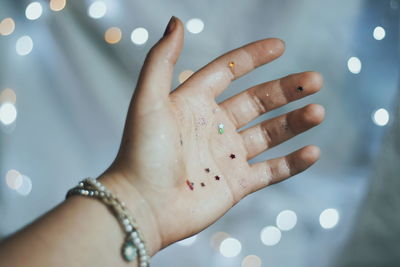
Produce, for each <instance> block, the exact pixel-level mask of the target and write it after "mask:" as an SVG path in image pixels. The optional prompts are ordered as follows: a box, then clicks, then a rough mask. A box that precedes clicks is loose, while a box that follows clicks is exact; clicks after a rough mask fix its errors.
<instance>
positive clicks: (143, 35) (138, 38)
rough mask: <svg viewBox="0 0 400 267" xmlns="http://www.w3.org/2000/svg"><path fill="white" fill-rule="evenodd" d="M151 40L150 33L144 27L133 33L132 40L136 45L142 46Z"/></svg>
mask: <svg viewBox="0 0 400 267" xmlns="http://www.w3.org/2000/svg"><path fill="white" fill-rule="evenodd" d="M148 39H149V32H148V31H147V30H146V29H145V28H142V27H139V28H136V29H134V30H133V31H132V34H131V40H132V42H133V43H134V44H137V45H142V44H145V43H146V42H147V40H148Z"/></svg>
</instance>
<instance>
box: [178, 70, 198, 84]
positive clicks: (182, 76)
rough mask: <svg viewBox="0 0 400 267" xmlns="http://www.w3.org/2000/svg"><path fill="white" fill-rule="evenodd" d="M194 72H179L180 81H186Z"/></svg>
mask: <svg viewBox="0 0 400 267" xmlns="http://www.w3.org/2000/svg"><path fill="white" fill-rule="evenodd" d="M193 73H194V72H193V71H192V70H184V71H182V72H181V73H180V74H179V77H178V80H179V82H180V83H183V82H185V81H186V80H187V79H188V78H189V77H190V76H192V74H193Z"/></svg>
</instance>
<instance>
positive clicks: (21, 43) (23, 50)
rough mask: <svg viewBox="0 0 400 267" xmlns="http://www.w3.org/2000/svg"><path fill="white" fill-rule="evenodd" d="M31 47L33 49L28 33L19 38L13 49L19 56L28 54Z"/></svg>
mask: <svg viewBox="0 0 400 267" xmlns="http://www.w3.org/2000/svg"><path fill="white" fill-rule="evenodd" d="M32 49H33V41H32V39H31V37H29V36H28V35H25V36H22V37H21V38H19V39H18V41H17V43H16V45H15V50H16V51H17V53H18V55H20V56H26V55H28V54H29V53H30V52H31V51H32Z"/></svg>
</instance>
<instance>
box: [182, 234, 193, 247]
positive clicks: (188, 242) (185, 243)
mask: <svg viewBox="0 0 400 267" xmlns="http://www.w3.org/2000/svg"><path fill="white" fill-rule="evenodd" d="M196 239H197V235H194V236H191V237H188V238H186V239H183V240H181V241H179V242H178V244H179V245H181V246H190V245H192V244H193V243H194V242H196Z"/></svg>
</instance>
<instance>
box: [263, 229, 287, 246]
mask: <svg viewBox="0 0 400 267" xmlns="http://www.w3.org/2000/svg"><path fill="white" fill-rule="evenodd" d="M281 236H282V234H281V231H280V230H279V229H278V228H276V227H275V226H266V227H264V228H263V229H262V230H261V235H260V237H261V241H262V242H263V244H264V245H266V246H275V245H276V244H278V243H279V241H281Z"/></svg>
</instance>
